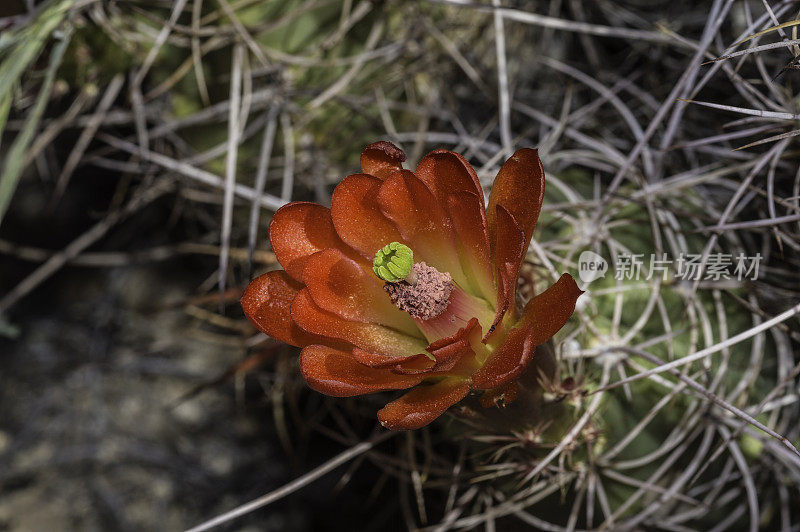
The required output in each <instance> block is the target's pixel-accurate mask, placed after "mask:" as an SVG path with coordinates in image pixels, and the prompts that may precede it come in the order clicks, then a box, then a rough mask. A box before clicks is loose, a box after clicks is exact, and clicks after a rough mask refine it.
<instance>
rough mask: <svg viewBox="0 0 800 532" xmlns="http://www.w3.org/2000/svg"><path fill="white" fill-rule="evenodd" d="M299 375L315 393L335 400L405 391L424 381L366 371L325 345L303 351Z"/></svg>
mask: <svg viewBox="0 0 800 532" xmlns="http://www.w3.org/2000/svg"><path fill="white" fill-rule="evenodd" d="M300 372H301V373H302V374H303V378H304V379H305V381H306V382H307V383H308V385H309V386H310V387H311V388H312V389H314V390H316V391H318V392H320V393H324V394H325V395H332V396H335V397H350V396H353V395H361V394H364V393H372V392H379V391H382V390H403V389H406V388H410V387H411V386H414V385H415V384H417V383H419V382H420V381H421V380H422V378H421V377H417V376H414V375H396V374H394V373H392V372H391V371H389V370H388V369H377V368H370V367H367V366H365V365H363V364H360V363H358V362H357V361H356V360H355V359H354V358H353V356H352V354H350V353H348V352H346V351H339V350H338V349H333V348H330V347H328V346H324V345H310V346H308V347H306V348H305V349H303V351H302V352H301V353H300Z"/></svg>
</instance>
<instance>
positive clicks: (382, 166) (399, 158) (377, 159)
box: [361, 140, 406, 179]
mask: <svg viewBox="0 0 800 532" xmlns="http://www.w3.org/2000/svg"><path fill="white" fill-rule="evenodd" d="M405 160H406V154H405V153H403V150H401V149H400V148H398V147H397V146H395V145H394V144H392V143H391V142H387V141H385V140H381V141H379V142H374V143H372V144H370V145H369V146H367V147H366V148H364V151H363V152H361V171H362V172H363V173H365V174H369V175H374V176H375V177H377V178H379V179H386V178H387V177H389V175H390V174H391V173H392V172H396V171H397V170H402V169H403V161H405Z"/></svg>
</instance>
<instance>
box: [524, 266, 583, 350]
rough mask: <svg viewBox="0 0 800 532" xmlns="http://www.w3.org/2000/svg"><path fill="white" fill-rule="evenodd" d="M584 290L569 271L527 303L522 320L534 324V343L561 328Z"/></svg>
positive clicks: (537, 343)
mask: <svg viewBox="0 0 800 532" xmlns="http://www.w3.org/2000/svg"><path fill="white" fill-rule="evenodd" d="M582 293H583V290H581V289H580V288H578V285H577V284H576V283H575V279H573V278H572V276H571V275H570V274H568V273H565V274H564V275H562V276H561V277H560V278H559V279H558V281H556V282H555V283H554V284H553V285H552V286H550V288H548V289H547V290H545V291H544V292H542V293H541V294H539V295H537V296H536V297H534V298H533V299H531V300H530V301H528V304H527V305H525V309H524V310H523V311H522V317H521V318H520V319H521V320H522V321H525V322H528V323H530V324H532V325H533V328H534V329H533V342H534V345H541V344H543V343H545V342H546V341H547V340H549V339H550V338H551V337H552V336H553V335H554V334H555V333H557V332H558V331H560V330H561V328H562V327H563V326H564V324H566V323H567V320H569V318H570V316H572V313H573V312H574V311H575V302H576V301H577V300H578V298H579V297H580V295H581V294H582Z"/></svg>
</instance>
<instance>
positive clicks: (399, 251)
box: [372, 242, 414, 283]
mask: <svg viewBox="0 0 800 532" xmlns="http://www.w3.org/2000/svg"><path fill="white" fill-rule="evenodd" d="M412 266H414V252H413V251H411V248H410V247H408V246H405V245H403V244H401V243H400V242H392V243H390V244H386V245H385V246H383V247H382V248H381V249H379V250H378V252H377V253H375V259H374V260H373V261H372V271H373V272H375V275H377V276H378V277H380V278H381V279H383V280H384V281H387V282H389V283H396V282H398V281H402V280H403V279H405V278H406V277H408V274H409V273H411V267H412Z"/></svg>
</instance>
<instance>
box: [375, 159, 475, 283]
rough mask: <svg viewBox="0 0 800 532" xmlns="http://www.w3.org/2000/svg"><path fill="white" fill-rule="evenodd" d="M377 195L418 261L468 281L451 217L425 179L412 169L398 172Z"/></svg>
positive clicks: (381, 206)
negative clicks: (462, 266) (463, 270)
mask: <svg viewBox="0 0 800 532" xmlns="http://www.w3.org/2000/svg"><path fill="white" fill-rule="evenodd" d="M377 199H378V204H379V205H380V208H381V212H383V214H384V215H385V216H386V217H387V218H388V219H389V220H391V221H392V222H393V223H394V225H395V227H397V230H398V231H399V232H400V234H401V235H402V236H403V238H404V239H405V241H406V242H408V243H409V244H408V245H409V246H410V247H411V249H413V250H414V261H415V262H419V261H425V262H426V263H427V264H428V265H430V266H433V267H435V268H436V269H437V270H439V271H442V272H449V273H450V275H452V277H453V280H455V281H456V283H463V282H464V281H465V278H464V274H463V272H462V271H461V263H460V261H459V258H458V251H457V248H456V238H455V235H454V234H453V228H452V225H451V223H450V219H449V218H448V216H447V214H446V213H445V211H444V209H443V208H442V205H441V204H440V203H439V202H438V201H437V200H436V198H435V197H434V195H433V193H432V192H431V191H430V189H429V188H428V187H427V186H426V185H425V183H423V182H422V181H421V180H420V179H418V178H417V176H415V175H414V173H413V172H409V171H408V170H403V171H401V172H395V173H393V174H392V175H390V176H389V177H387V178H386V180H385V181H384V182H383V184H382V185H381V187H380V190H379V191H378V196H377ZM387 243H388V242H387ZM376 250H377V248H376Z"/></svg>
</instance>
